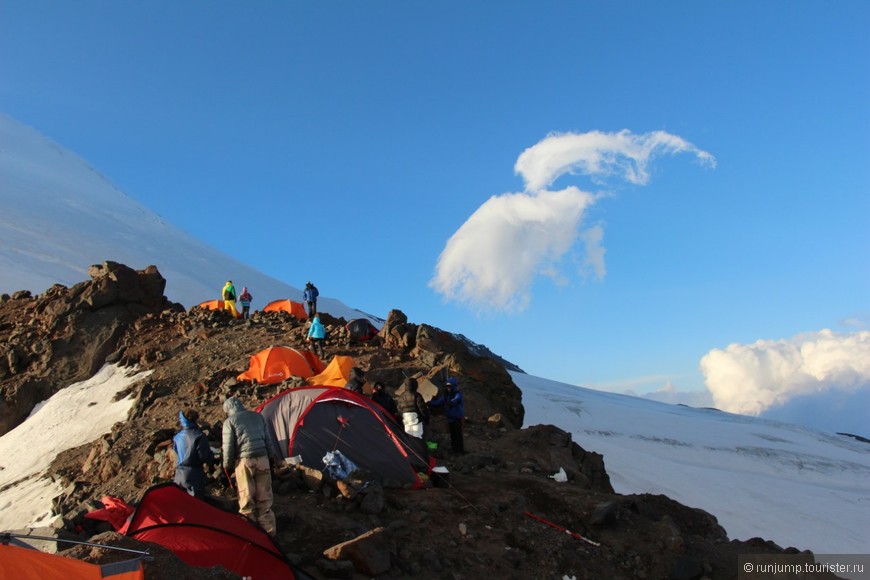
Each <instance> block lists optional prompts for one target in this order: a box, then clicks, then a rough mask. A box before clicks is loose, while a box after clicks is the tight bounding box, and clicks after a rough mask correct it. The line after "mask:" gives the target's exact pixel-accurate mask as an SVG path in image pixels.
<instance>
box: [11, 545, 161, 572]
mask: <svg viewBox="0 0 870 580" xmlns="http://www.w3.org/2000/svg"><path fill="white" fill-rule="evenodd" d="M0 578H19V579H21V580H46V579H56V580H73V579H76V580H79V579H80V580H99V579H102V578H111V579H112V580H142V578H145V573H144V572H143V570H142V562H141V560H139V559H135V560H129V561H126V562H118V563H116V564H115V565H114V566H100V565H99V564H91V563H90V562H84V561H82V560H74V559H72V558H66V557H64V556H59V555H56V554H46V553H45V552H41V551H39V550H36V549H33V548H31V547H26V548H25V547H19V546H17V545H5V544H0Z"/></svg>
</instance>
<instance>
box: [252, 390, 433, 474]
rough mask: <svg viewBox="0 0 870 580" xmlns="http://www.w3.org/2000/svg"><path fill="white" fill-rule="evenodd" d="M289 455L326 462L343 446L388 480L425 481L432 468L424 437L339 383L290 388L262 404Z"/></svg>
mask: <svg viewBox="0 0 870 580" xmlns="http://www.w3.org/2000/svg"><path fill="white" fill-rule="evenodd" d="M257 411H258V412H259V413H260V414H262V415H263V417H265V419H266V423H267V424H269V426H270V427H271V429H272V432H273V434H274V435H275V439H276V440H277V441H278V447H279V448H280V449H281V451H282V452H283V453H284V456H285V457H295V456H297V455H298V456H301V462H302V464H303V465H307V466H308V467H313V468H315V469H322V468H323V457H324V455H326V453H327V452H328V451H336V450H337V451H341V453H342V454H343V455H344V456H345V457H347V458H348V459H350V460H351V461H353V462H354V463H355V464H356V465H357V466H358V467H360V468H362V469H365V470H366V471H369V472H371V473H372V474H373V475H375V476H377V477H379V478H381V479H382V480H383V481H385V482H394V483H397V484H400V485H405V484H408V485H411V486H413V487H419V486H421V485H422V483H423V482H422V479H421V478H420V476H419V473H420V472H423V473H428V471H429V469H430V466H429V457H428V453H427V452H426V448H425V446H424V444H423V442H422V441H421V440H420V439H418V438H416V437H411V436H410V435H407V434H406V433H405V431H404V430H403V429H402V427H401V426H399V424H398V423H396V421H395V420H394V419H393V418H392V417H391V416H390V414H389V413H387V411H385V410H384V409H383V408H382V407H381V406H380V405H378V404H377V403H375V402H373V401H372V400H371V399H369V398H368V397H366V396H365V395H360V394H359V393H355V392H353V391H349V390H347V389H343V388H338V387H324V386H317V387H300V388H297V389H288V390H286V391H284V392H282V393H280V394H279V395H277V396H275V397H273V398H271V399H269V400H268V401H266V402H265V403H263V404H262V405H260V406H259V407H258V408H257Z"/></svg>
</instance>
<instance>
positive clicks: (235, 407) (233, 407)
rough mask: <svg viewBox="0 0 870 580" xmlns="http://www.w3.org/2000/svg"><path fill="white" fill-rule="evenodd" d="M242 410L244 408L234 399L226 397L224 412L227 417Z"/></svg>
mask: <svg viewBox="0 0 870 580" xmlns="http://www.w3.org/2000/svg"><path fill="white" fill-rule="evenodd" d="M244 410H245V406H244V405H243V404H242V402H241V401H240V400H238V399H237V398H235V397H227V400H226V401H224V411H226V413H227V415H235V414H236V413H239V412H241V411H244Z"/></svg>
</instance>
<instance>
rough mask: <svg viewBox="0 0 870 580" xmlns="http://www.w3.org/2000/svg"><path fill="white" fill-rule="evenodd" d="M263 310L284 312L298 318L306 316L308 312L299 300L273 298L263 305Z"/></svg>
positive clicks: (305, 317) (302, 318)
mask: <svg viewBox="0 0 870 580" xmlns="http://www.w3.org/2000/svg"><path fill="white" fill-rule="evenodd" d="M263 312H286V313H287V314H291V315H293V316H295V317H296V318H299V319H300V320H305V319H307V318H308V312H306V311H305V306H303V305H302V303H301V302H293V301H292V300H287V299H286V298H285V299H283V300H273V301H272V302H269V303H268V304H266V306H264V307H263Z"/></svg>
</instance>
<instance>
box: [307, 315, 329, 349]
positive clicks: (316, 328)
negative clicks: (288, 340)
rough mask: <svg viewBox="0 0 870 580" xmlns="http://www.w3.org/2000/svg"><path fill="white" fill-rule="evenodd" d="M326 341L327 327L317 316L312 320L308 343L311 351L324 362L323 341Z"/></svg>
mask: <svg viewBox="0 0 870 580" xmlns="http://www.w3.org/2000/svg"><path fill="white" fill-rule="evenodd" d="M324 340H326V327H325V326H323V323H322V322H320V317H319V316H315V317H314V318H313V319H312V320H311V328H309V329H308V342H310V343H311V350H312V351H314V353H315V354H316V355H317V356H319V357H320V359H321V360H323V357H324V354H323V341H324Z"/></svg>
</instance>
